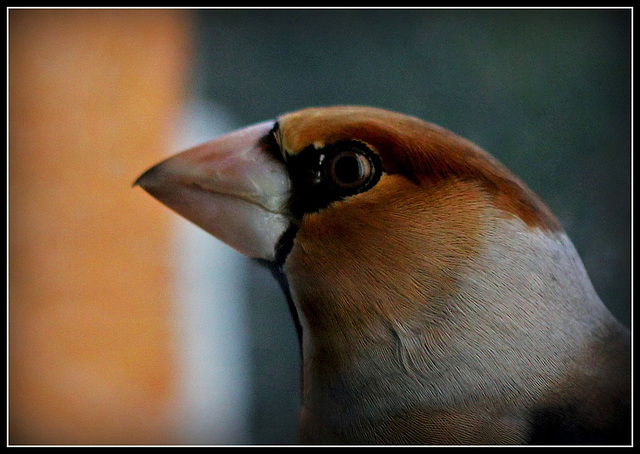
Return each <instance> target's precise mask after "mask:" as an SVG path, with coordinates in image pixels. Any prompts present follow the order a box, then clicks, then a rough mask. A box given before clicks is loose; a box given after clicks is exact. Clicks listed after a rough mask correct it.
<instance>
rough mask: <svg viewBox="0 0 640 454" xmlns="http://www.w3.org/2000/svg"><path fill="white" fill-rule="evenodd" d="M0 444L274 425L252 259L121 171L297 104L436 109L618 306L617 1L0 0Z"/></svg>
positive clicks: (257, 430)
mask: <svg viewBox="0 0 640 454" xmlns="http://www.w3.org/2000/svg"><path fill="white" fill-rule="evenodd" d="M7 15H8V26H9V33H8V38H9V46H8V50H9V56H8V60H9V68H8V76H9V78H8V94H9V100H8V108H9V109H8V110H9V120H8V132H9V139H8V142H9V154H8V164H9V175H8V176H9V271H8V281H9V291H8V294H9V310H8V315H9V323H8V338H9V347H8V354H9V360H8V365H9V373H8V377H9V384H8V397H9V412H8V416H9V424H8V426H9V431H8V435H9V443H11V444H290V443H294V442H295V434H296V420H297V411H298V406H299V400H300V393H299V380H300V377H299V348H298V345H297V338H296V333H295V328H294V325H293V322H292V319H291V317H290V315H289V312H288V308H287V304H286V301H285V299H284V297H283V296H282V294H281V292H280V290H279V288H278V287H277V285H276V283H275V281H273V280H272V278H271V276H270V274H269V273H268V272H267V271H266V270H264V269H262V268H260V267H259V266H258V265H256V264H255V263H253V262H251V261H250V260H248V259H245V258H244V257H242V256H240V255H239V254H237V253H236V252H234V251H233V250H231V249H230V248H228V247H226V246H225V245H223V244H221V243H219V242H218V241H217V240H215V239H214V238H211V237H210V236H208V235H207V234H205V233H203V232H202V231H200V230H199V229H197V228H196V227H194V226H192V225H191V224H189V223H188V222H187V221H184V220H183V219H181V218H179V217H178V216H177V215H174V214H173V213H171V212H170V211H169V210H168V209H166V208H165V207H163V206H162V205H160V204H159V203H158V202H157V201H155V200H154V199H152V198H151V197H150V196H148V195H147V194H146V193H144V191H142V190H141V189H140V188H133V189H132V188H131V184H132V182H133V181H134V180H135V179H136V177H137V176H138V175H139V174H141V173H142V172H143V171H144V170H146V169H147V168H148V167H150V166H151V165H153V164H155V163H156V162H157V161H159V160H161V159H162V158H164V157H166V156H168V155H169V154H172V153H174V152H177V151H180V150H181V149H183V148H186V147H188V146H191V145H194V144H196V143H199V142H202V141H205V140H209V139H211V138H213V137H215V136H217V135H220V134H222V133H224V132H227V131H230V130H232V129H235V128H237V127H241V126H245V125H247V124H250V123H254V122H258V121H262V120H266V119H270V118H274V117H275V116H277V115H279V114H282V113H284V112H288V111H293V110H297V109H299V108H303V107H308V106H322V105H334V104H363V105H372V106H377V107H383V108H387V109H391V110H396V111H401V112H404V113H407V114H411V115H415V116H418V117H421V118H423V119H425V120H428V121H431V122H434V123H437V124H440V125H442V126H444V127H446V128H448V129H451V130H453V131H454V132H456V133H458V134H460V135H462V136H464V137H466V138H468V139H470V140H472V141H474V142H476V143H478V144H479V145H480V146H482V147H483V148H485V149H486V150H488V151H489V152H491V153H493V154H494V155H495V156H497V157H498V158H499V159H500V160H501V161H503V162H504V163H505V164H506V165H507V166H508V167H510V168H511V169H512V170H513V171H514V172H515V173H516V174H518V175H519V176H520V177H521V178H522V179H523V180H524V181H525V182H526V183H527V184H528V185H529V186H530V187H532V188H533V189H534V190H535V191H536V192H537V193H538V194H539V195H540V196H541V197H542V199H543V200H544V201H545V202H546V203H547V204H548V205H550V207H551V209H552V210H553V211H554V212H555V213H556V215H557V216H558V217H559V218H560V220H561V222H562V224H563V225H564V227H565V229H566V230H567V231H568V233H569V235H570V236H571V238H572V239H573V241H574V243H575V245H576V247H577V249H578V251H579V252H580V254H581V256H582V258H583V261H584V263H585V265H586V267H587V269H588V271H589V274H590V275H591V277H592V280H593V283H594V286H595V287H596V289H597V291H598V293H599V294H600V296H601V297H602V299H603V301H604V302H605V303H606V304H607V305H608V307H609V308H610V310H611V311H612V312H613V313H614V314H615V315H616V316H617V317H618V318H619V319H620V320H621V321H622V322H623V323H625V324H626V325H627V326H629V325H630V314H631V304H630V303H631V247H630V246H631V11H630V10H629V9H588V10H580V9H571V10H557V9H552V10H522V9H517V10H493V9H478V10H464V9H456V10H440V9H417V10H386V9H383V10H251V9H242V10H218V9H210V10H203V11H201V10H115V9H113V10H97V9H96V10H71V9H50V10H37V9H8V10H7Z"/></svg>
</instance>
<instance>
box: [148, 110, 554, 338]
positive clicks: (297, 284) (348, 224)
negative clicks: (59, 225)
mask: <svg viewBox="0 0 640 454" xmlns="http://www.w3.org/2000/svg"><path fill="white" fill-rule="evenodd" d="M136 183H137V184H139V185H140V186H142V187H143V188H144V189H145V190H146V191H147V192H148V193H150V194H151V195H152V196H154V197H155V198H157V199H158V200H160V201H161V202H162V203H164V204H166V205H167V206H168V207H170V208H171V209H173V210H175V211H176V212H177V213H179V214H181V215H182V216H184V217H185V218H187V219H189V220H191V221H192V222H194V223H195V224H197V225H199V226H200V227H202V228H203V229H204V230H206V231H207V232H209V233H211V234H212V235H214V236H216V237H218V238H219V239H221V240H222V241H224V242H226V243H227V244H228V245H230V246H231V247H233V248H235V249H237V250H238V251H240V252H241V253H243V254H245V255H247V256H249V257H253V258H258V259H261V260H264V261H267V262H270V263H273V264H275V265H276V267H277V268H279V269H281V270H282V271H283V272H284V274H285V276H286V278H287V280H288V283H289V286H290V289H291V293H292V297H293V299H294V301H295V302H296V304H297V306H298V310H299V311H300V312H302V314H301V315H302V319H303V320H302V323H303V325H310V326H311V330H312V331H313V330H315V331H316V332H317V333H318V334H320V333H323V332H329V331H331V332H332V336H334V337H335V336H336V335H337V336H339V334H336V333H343V334H344V336H345V337H348V336H349V335H350V334H349V333H350V332H351V331H352V330H353V329H357V330H361V329H364V330H367V331H368V332H369V335H370V336H372V337H376V336H378V335H380V336H384V332H385V330H386V329H387V328H385V325H386V324H388V323H389V321H390V320H391V321H392V320H395V319H401V318H404V319H407V318H411V317H413V316H415V315H416V314H420V317H422V318H423V319H424V317H427V318H426V319H427V320H430V319H432V320H434V321H435V320H437V319H438V318H439V317H441V316H442V313H443V312H442V311H443V307H444V306H445V305H446V301H447V300H448V299H449V298H450V297H451V295H452V294H453V293H455V292H456V289H457V285H458V283H459V280H460V278H461V276H462V275H463V274H464V273H465V269H466V268H467V267H468V265H469V263H470V262H471V261H473V260H474V258H475V257H477V255H478V253H479V251H480V250H481V249H482V248H483V238H484V237H485V236H487V235H489V234H490V232H492V231H493V226H494V225H495V224H496V223H499V222H502V221H506V220H514V219H515V220H518V222H520V223H521V224H522V226H524V228H526V229H531V230H540V231H543V232H554V231H559V230H561V228H560V226H559V224H558V222H557V220H556V219H555V218H554V216H553V215H552V214H551V213H550V211H549V210H548V208H547V207H546V206H545V205H544V204H543V203H541V202H540V201H539V199H538V198H537V197H536V196H535V195H534V194H533V193H532V192H531V191H530V190H529V189H528V188H527V187H526V186H525V185H524V184H523V183H522V182H521V181H520V180H519V179H518V178H516V177H515V176H514V175H513V174H512V173H511V172H509V171H508V170H507V169H506V168H505V167H504V166H503V165H501V164H500V163H499V162H498V161H497V160H496V159H494V158H493V157H492V156H491V155H489V154H488V153H486V152H485V151H483V150H482V149H480V148H479V147H477V146H476V145H474V144H473V143H471V142H469V141H467V140H465V139H463V138H461V137H459V136H457V135H455V134H453V133H451V132H449V131H447V130H445V129H443V128H441V127H438V126H436V125H433V124H430V123H427V122H425V121H422V120H420V119H417V118H414V117H410V116H406V115H402V114H398V113H393V112H389V111H386V110H381V109H376V108H368V107H347V106H340V107H330V108H310V109H305V110H301V111H298V112H294V113H290V114H286V115H283V116H281V117H279V118H278V119H277V120H275V121H268V122H264V123H260V124H257V125H255V126H251V127H248V128H245V129H242V130H239V131H236V132H233V133H230V134H228V135H225V136H222V137H220V138H217V139H215V140H212V141H210V142H207V143H205V144H203V145H200V146H198V147H195V148H193V149H190V150H187V151H185V152H183V153H181V154H178V155H176V156H173V157H171V158H169V159H167V160H165V161H163V162H161V163H160V164H158V165H156V166H155V167H153V168H151V169H150V170H148V171H147V172H146V173H144V174H143V175H142V176H141V177H140V178H139V179H138V180H137V182H136ZM336 327H337V328H338V329H335V328H336Z"/></svg>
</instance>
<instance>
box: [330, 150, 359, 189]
mask: <svg viewBox="0 0 640 454" xmlns="http://www.w3.org/2000/svg"><path fill="white" fill-rule="evenodd" d="M361 170H362V168H361V166H360V160H359V159H358V157H357V156H356V155H348V156H342V157H340V158H338V160H337V161H336V162H335V164H334V168H333V171H334V175H335V177H336V180H338V181H339V182H341V183H344V184H352V183H355V182H356V181H358V180H359V179H360V178H361Z"/></svg>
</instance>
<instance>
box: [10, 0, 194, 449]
mask: <svg viewBox="0 0 640 454" xmlns="http://www.w3.org/2000/svg"><path fill="white" fill-rule="evenodd" d="M188 58H189V20H188V16H187V14H186V13H184V12H181V11H176V10H56V9H53V10H35V9H26V10H21V9H12V10H9V160H8V162H9V348H8V350H9V443H10V444H113V443H115V444H140V443H142V444H157V443H160V444H169V443H173V442H175V441H176V439H177V424H178V421H177V419H179V418H178V413H179V411H178V409H177V403H176V402H175V394H176V393H175V388H176V380H177V375H176V358H175V351H174V347H173V346H174V344H175V342H174V341H175V339H174V336H175V334H174V325H173V322H172V306H171V304H172V302H171V293H172V286H171V282H170V276H171V264H170V261H169V259H170V257H169V255H170V251H169V248H168V244H169V237H170V235H171V228H170V219H169V217H170V213H169V211H168V210H166V209H164V208H162V207H161V205H160V204H158V203H154V201H153V200H152V199H151V198H150V197H149V196H147V195H146V194H145V193H144V192H143V191H142V190H140V189H139V188H135V189H132V187H131V184H132V182H133V181H134V180H135V178H136V177H137V176H138V175H139V174H140V173H141V172H142V171H143V170H145V169H146V168H147V167H149V166H150V165H151V164H153V163H155V162H156V161H159V160H160V159H161V158H162V157H163V155H165V153H166V151H167V150H168V149H169V147H170V144H171V141H172V133H173V129H172V125H173V124H174V121H175V118H176V115H177V112H178V110H179V107H180V104H181V101H182V98H183V96H184V92H185V90H184V86H185V83H186V77H187V76H188V63H189V61H188Z"/></svg>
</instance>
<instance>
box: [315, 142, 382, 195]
mask: <svg viewBox="0 0 640 454" xmlns="http://www.w3.org/2000/svg"><path fill="white" fill-rule="evenodd" d="M326 165H327V176H328V177H329V178H330V179H331V181H332V182H333V184H335V185H336V186H338V187H340V188H342V189H355V188H358V187H360V186H362V185H364V184H365V183H367V182H368V181H369V179H370V178H371V175H372V173H373V165H372V163H371V161H370V160H369V158H368V157H367V156H365V155H363V154H362V153H360V152H358V151H355V150H348V151H342V152H340V153H338V154H336V155H335V156H333V157H332V158H330V159H329V160H328V162H327V163H326Z"/></svg>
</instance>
